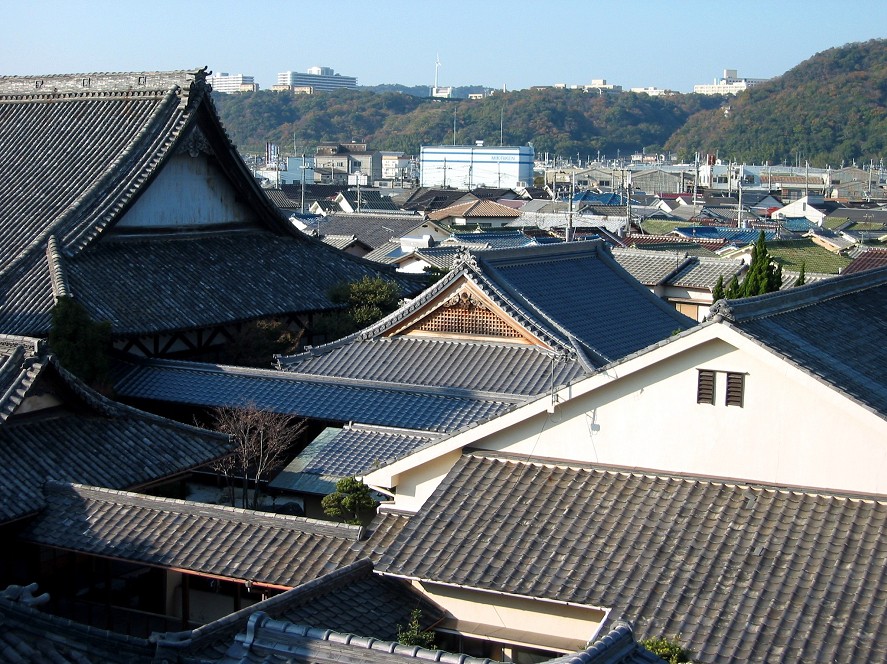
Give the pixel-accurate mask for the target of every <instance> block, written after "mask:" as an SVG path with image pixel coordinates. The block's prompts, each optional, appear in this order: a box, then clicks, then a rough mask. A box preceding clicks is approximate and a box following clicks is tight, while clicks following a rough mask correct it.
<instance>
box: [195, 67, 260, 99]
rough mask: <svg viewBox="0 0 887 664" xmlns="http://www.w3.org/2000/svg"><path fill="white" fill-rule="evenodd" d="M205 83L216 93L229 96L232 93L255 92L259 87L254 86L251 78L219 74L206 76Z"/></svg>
mask: <svg viewBox="0 0 887 664" xmlns="http://www.w3.org/2000/svg"><path fill="white" fill-rule="evenodd" d="M206 82H207V83H209V84H210V85H211V86H212V88H213V90H215V91H216V92H224V93H226V94H231V93H233V92H255V91H256V90H258V89H259V86H258V85H256V82H255V80H254V78H253V77H252V76H244V75H243V74H229V73H227V72H221V73H219V74H214V75H212V76H207V77H206Z"/></svg>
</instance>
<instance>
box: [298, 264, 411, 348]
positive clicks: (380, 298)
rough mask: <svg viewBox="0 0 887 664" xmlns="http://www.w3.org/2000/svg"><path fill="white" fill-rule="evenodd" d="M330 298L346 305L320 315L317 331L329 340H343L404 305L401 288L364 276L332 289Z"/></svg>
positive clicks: (388, 282) (392, 283) (379, 279)
mask: <svg viewBox="0 0 887 664" xmlns="http://www.w3.org/2000/svg"><path fill="white" fill-rule="evenodd" d="M327 295H328V296H329V298H330V300H332V301H333V302H335V303H336V304H342V305H346V306H345V308H343V309H342V310H340V311H336V312H331V313H328V314H325V315H324V316H322V317H320V318H318V320H317V323H316V325H315V327H314V332H315V333H316V334H321V335H323V336H325V337H327V339H328V340H334V339H339V338H341V337H344V336H347V335H348V334H351V333H352V332H356V331H357V330H360V329H362V328H364V327H366V326H367V325H372V324H373V323H375V322H376V321H377V320H379V319H380V318H383V317H384V316H387V315H388V314H390V313H391V312H393V311H394V310H395V309H397V307H398V306H399V304H400V297H401V293H400V287H399V286H398V285H397V284H396V283H395V282H393V281H388V280H387V279H383V278H382V277H379V276H375V277H370V276H364V277H363V278H362V279H359V280H358V281H352V282H343V283H340V284H338V285H336V286H334V287H333V288H331V289H330V290H329V292H328V293H327Z"/></svg>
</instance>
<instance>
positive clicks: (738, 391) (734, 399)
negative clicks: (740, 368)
mask: <svg viewBox="0 0 887 664" xmlns="http://www.w3.org/2000/svg"><path fill="white" fill-rule="evenodd" d="M744 393H745V374H741V373H733V372H729V371H728V372H727V398H726V399H725V401H724V403H726V405H728V406H739V407H740V408H742V397H743V395H744Z"/></svg>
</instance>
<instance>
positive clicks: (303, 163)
mask: <svg viewBox="0 0 887 664" xmlns="http://www.w3.org/2000/svg"><path fill="white" fill-rule="evenodd" d="M301 190H302V214H305V153H304V152H303V153H302V187H301Z"/></svg>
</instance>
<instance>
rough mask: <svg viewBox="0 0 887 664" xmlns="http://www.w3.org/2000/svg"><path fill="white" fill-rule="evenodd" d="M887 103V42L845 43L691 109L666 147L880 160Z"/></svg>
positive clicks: (820, 160) (755, 158)
mask: <svg viewBox="0 0 887 664" xmlns="http://www.w3.org/2000/svg"><path fill="white" fill-rule="evenodd" d="M728 107H729V109H728ZM885 107H887V40H883V39H879V40H872V41H868V42H864V43H855V44H848V45H847V46H843V47H841V48H832V49H829V50H827V51H823V52H822V53H818V54H816V55H815V56H813V57H812V58H810V59H809V60H806V61H804V62H802V63H801V64H799V65H797V66H796V67H794V68H793V69H791V70H789V71H788V72H786V73H785V74H784V75H782V76H780V77H778V78H775V79H772V80H770V81H768V82H766V83H762V84H761V85H758V86H756V87H754V88H751V89H749V90H747V91H746V92H743V93H741V94H739V95H736V97H735V98H733V97H730V98H726V99H725V100H724V106H723V107H722V108H719V109H717V110H710V111H703V112H701V113H698V114H696V115H695V116H693V117H692V118H690V119H689V121H688V122H687V123H686V125H685V126H684V127H682V128H681V129H680V130H678V131H677V132H675V134H674V135H673V136H672V137H671V138H670V139H669V140H668V141H667V143H666V147H667V148H669V149H671V150H675V151H677V152H679V153H684V154H692V153H693V152H694V151H696V150H698V151H700V152H703V153H705V152H708V153H712V154H714V153H715V152H719V153H720V155H721V156H722V157H724V156H726V157H727V158H729V159H732V160H734V161H740V162H746V163H762V162H770V163H780V162H783V163H795V162H796V161H798V160H799V161H800V163H801V164H803V163H804V161H807V160H808V161H809V162H810V164H811V165H816V166H820V167H825V166H826V165H831V166H833V167H837V166H840V165H841V164H842V163H843V164H849V163H850V162H852V161H853V160H857V161H858V162H863V163H865V162H868V161H869V159H874V160H875V161H876V162H877V161H878V160H879V159H880V158H881V157H883V156H884V154H885V152H887V108H885Z"/></svg>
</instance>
